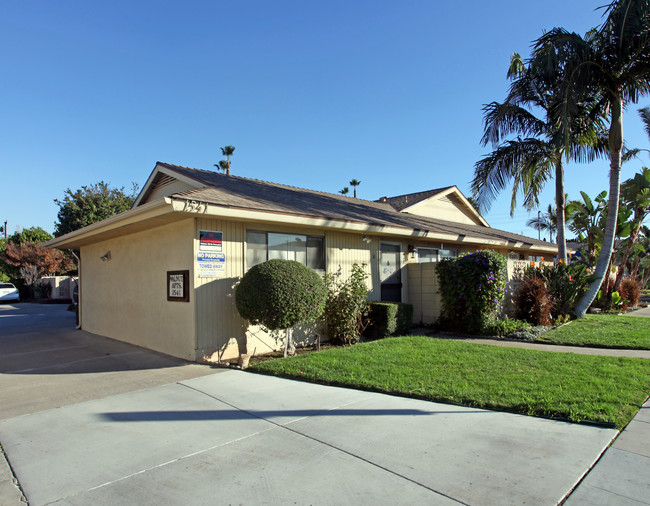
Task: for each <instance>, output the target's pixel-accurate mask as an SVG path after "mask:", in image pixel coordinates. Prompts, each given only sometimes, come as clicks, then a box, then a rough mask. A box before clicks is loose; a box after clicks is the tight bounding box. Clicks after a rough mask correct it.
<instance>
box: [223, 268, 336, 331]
mask: <svg viewBox="0 0 650 506" xmlns="http://www.w3.org/2000/svg"><path fill="white" fill-rule="evenodd" d="M326 298H327V291H326V289H325V284H324V283H323V280H322V279H321V277H320V276H319V275H318V274H317V273H316V271H313V270H312V269H310V268H308V267H305V266H304V265H302V264H301V263H299V262H295V261H293V260H269V261H268V262H264V263H261V264H257V265H255V266H253V267H251V268H250V269H249V270H248V272H246V274H244V277H242V279H241V281H240V282H239V284H238V285H237V289H236V291H235V303H236V305H237V310H238V311H239V314H240V315H241V317H242V318H244V319H245V320H248V321H249V322H250V323H252V324H254V325H255V324H262V325H264V326H265V327H267V328H268V329H270V330H277V329H288V328H291V327H293V326H294V325H298V324H304V323H313V322H315V321H316V320H317V319H318V317H319V316H320V315H321V314H322V313H323V308H324V307H325V299H326Z"/></svg>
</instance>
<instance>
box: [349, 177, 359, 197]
mask: <svg viewBox="0 0 650 506" xmlns="http://www.w3.org/2000/svg"><path fill="white" fill-rule="evenodd" d="M360 184H361V181H357V180H356V179H353V180H352V181H350V186H352V188H354V198H355V199H356V198H357V186H359V185H360Z"/></svg>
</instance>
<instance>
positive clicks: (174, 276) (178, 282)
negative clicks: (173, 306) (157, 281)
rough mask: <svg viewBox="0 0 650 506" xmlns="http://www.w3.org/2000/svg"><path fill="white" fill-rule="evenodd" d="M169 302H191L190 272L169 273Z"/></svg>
mask: <svg viewBox="0 0 650 506" xmlns="http://www.w3.org/2000/svg"><path fill="white" fill-rule="evenodd" d="M167 300H170V301H173V302H189V301H190V271H189V270H187V271H167Z"/></svg>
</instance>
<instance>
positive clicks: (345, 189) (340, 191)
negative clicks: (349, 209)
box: [339, 186, 350, 195]
mask: <svg viewBox="0 0 650 506" xmlns="http://www.w3.org/2000/svg"><path fill="white" fill-rule="evenodd" d="M339 193H340V194H341V195H347V194H348V193H350V188H348V187H347V186H344V187H343V189H342V190H339Z"/></svg>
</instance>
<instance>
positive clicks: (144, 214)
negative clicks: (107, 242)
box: [43, 198, 174, 249]
mask: <svg viewBox="0 0 650 506" xmlns="http://www.w3.org/2000/svg"><path fill="white" fill-rule="evenodd" d="M172 212H173V207H172V205H171V201H170V200H169V199H168V198H163V199H158V200H154V201H153V202H148V203H146V204H143V205H141V206H139V207H136V208H135V209H130V210H128V211H125V212H123V213H120V214H116V215H115V216H111V217H110V218H106V219H105V220H102V221H99V222H97V223H93V224H92V225H88V226H87V227H84V228H81V229H79V230H75V231H74V232H70V233H69V234H65V235H62V236H61V237H56V238H55V239H52V240H50V241H47V242H45V243H43V245H44V246H47V247H49V248H58V249H78V248H79V247H81V246H84V245H86V244H92V243H94V242H99V241H101V240H104V239H107V238H110V237H115V236H116V235H122V234H126V233H131V232H135V231H138V230H141V229H144V228H146V227H147V224H151V223H152V222H157V223H160V224H162V223H165V222H169V221H173V219H174V218H173V217H172V216H171V214H172Z"/></svg>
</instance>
